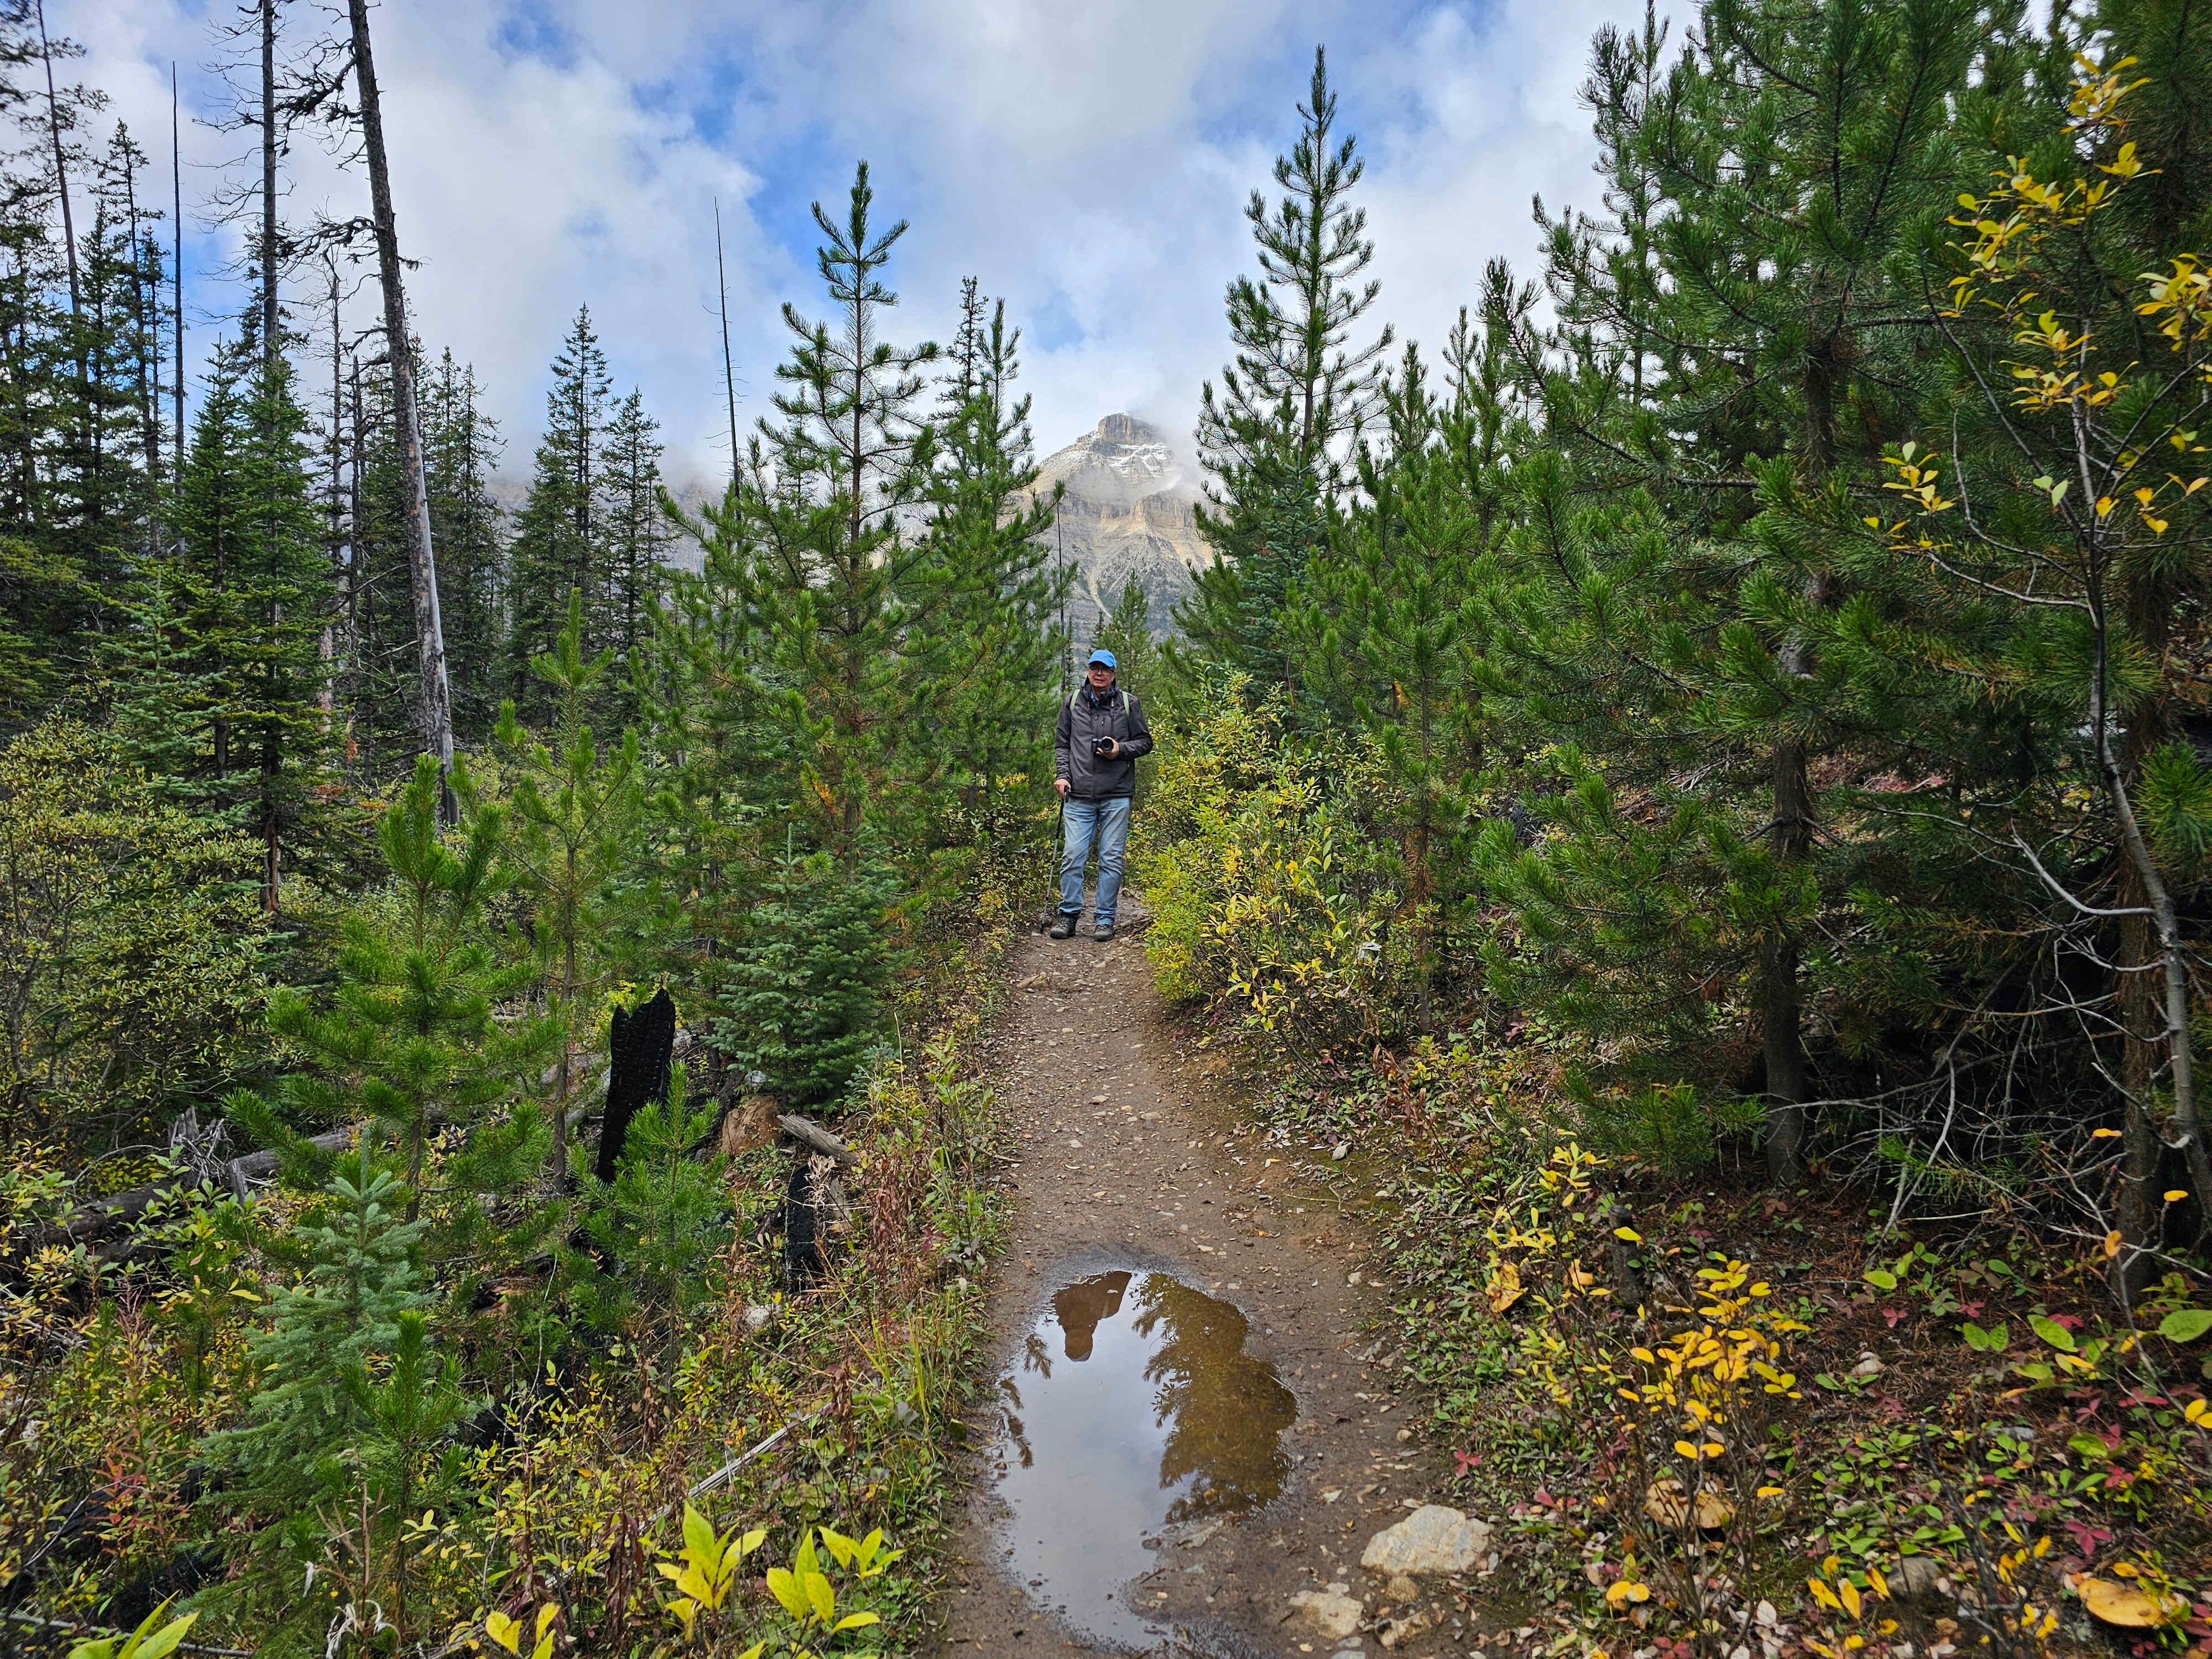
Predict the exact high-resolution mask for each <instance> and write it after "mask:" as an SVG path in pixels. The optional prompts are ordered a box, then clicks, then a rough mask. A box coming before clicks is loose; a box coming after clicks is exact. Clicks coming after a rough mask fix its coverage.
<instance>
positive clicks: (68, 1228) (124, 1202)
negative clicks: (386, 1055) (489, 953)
mask: <svg viewBox="0 0 2212 1659" xmlns="http://www.w3.org/2000/svg"><path fill="white" fill-rule="evenodd" d="M597 1112H598V1107H596V1106H589V1107H586V1106H579V1107H576V1108H574V1109H572V1110H571V1111H570V1112H569V1114H568V1128H569V1129H570V1130H571V1132H573V1131H574V1130H575V1129H576V1128H578V1127H580V1126H581V1125H582V1124H583V1123H584V1122H585V1121H586V1120H587V1119H588V1118H590V1117H592V1116H593V1115H596V1113H597ZM361 1127H362V1126H361V1125H360V1124H358V1123H349V1124H348V1125H346V1126H345V1127H343V1128H342V1129H326V1130H325V1131H324V1132H323V1133H321V1134H319V1135H313V1136H311V1137H309V1139H308V1141H307V1145H309V1146H313V1147H314V1148H315V1149H316V1150H317V1151H318V1152H337V1151H340V1150H342V1149H343V1148H344V1147H346V1146H350V1145H351V1144H352V1142H353V1139H354V1137H355V1136H356V1134H358V1133H360V1132H361ZM825 1133H826V1132H825ZM834 1138H835V1137H832V1139H834ZM282 1156H283V1155H282V1154H281V1153H280V1152H277V1151H276V1148H274V1147H267V1148H264V1150H262V1151H260V1152H246V1153H245V1154H243V1155H241V1156H240V1157H238V1158H232V1159H231V1160H230V1161H229V1162H228V1163H227V1164H224V1165H223V1182H224V1184H225V1185H226V1186H228V1188H230V1193H231V1196H232V1197H234V1198H235V1199H237V1200H238V1201H239V1202H240V1203H241V1204H242V1203H244V1202H245V1201H246V1198H247V1196H248V1194H250V1192H251V1190H252V1183H253V1182H260V1181H266V1180H267V1179H268V1178H269V1177H270V1176H271V1175H273V1174H274V1173H275V1172H276V1165H277V1163H278V1161H279V1159H280V1158H282ZM194 1179H195V1177H194V1176H193V1175H192V1174H191V1172H190V1171H186V1170H180V1171H179V1172H178V1173H177V1174H175V1175H172V1176H162V1177H161V1180H159V1181H151V1182H147V1183H146V1185H144V1186H143V1187H133V1188H131V1189H130V1190H129V1191H128V1192H122V1193H118V1194H115V1196H114V1197H112V1198H108V1199H103V1200H100V1202H99V1203H97V1204H87V1205H83V1206H81V1207H79V1208H77V1209H75V1210H72V1211H70V1212H69V1214H67V1215H65V1216H63V1217H62V1218H60V1219H58V1220H56V1221H50V1222H48V1223H47V1224H46V1225H45V1226H43V1227H41V1228H40V1229H39V1230H38V1231H36V1232H34V1233H33V1234H31V1235H30V1236H29V1237H28V1238H27V1240H26V1241H25V1248H24V1249H23V1251H22V1254H24V1255H33V1254H35V1253H36V1252H38V1251H40V1250H43V1249H46V1248H47V1247H48V1246H50V1245H55V1244H62V1245H68V1244H89V1243H94V1242H95V1241H96V1240H99V1239H102V1238H105V1237H107V1235H108V1234H110V1233H112V1232H114V1231H116V1230H117V1229H118V1228H122V1227H127V1226H129V1225H131V1223H133V1222H135V1221H137V1220H140V1219H142V1218H143V1217H144V1216H145V1214H146V1212H147V1211H149V1210H150V1209H152V1208H153V1207H154V1206H155V1204H156V1203H158V1202H159V1201H160V1200H162V1199H163V1198H166V1197H167V1196H168V1195H169V1194H172V1193H174V1192H176V1191H178V1190H179V1189H180V1188H189V1187H190V1186H191V1185H192V1184H193V1182H194Z"/></svg>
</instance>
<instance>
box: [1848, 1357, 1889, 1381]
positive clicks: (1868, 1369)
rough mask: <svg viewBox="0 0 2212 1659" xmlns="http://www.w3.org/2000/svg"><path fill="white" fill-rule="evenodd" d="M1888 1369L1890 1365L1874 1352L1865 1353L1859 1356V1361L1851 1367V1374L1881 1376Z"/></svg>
mask: <svg viewBox="0 0 2212 1659" xmlns="http://www.w3.org/2000/svg"><path fill="white" fill-rule="evenodd" d="M1888 1369H1889V1367H1888V1366H1887V1365H1885V1364H1882V1363H1881V1360H1879V1359H1877V1358H1875V1356H1874V1355H1873V1354H1871V1353H1863V1354H1861V1355H1860V1356H1859V1363H1858V1364H1856V1365H1854V1366H1852V1367H1851V1375H1852V1376H1881V1374H1882V1373H1883V1372H1884V1371H1886V1370H1888Z"/></svg>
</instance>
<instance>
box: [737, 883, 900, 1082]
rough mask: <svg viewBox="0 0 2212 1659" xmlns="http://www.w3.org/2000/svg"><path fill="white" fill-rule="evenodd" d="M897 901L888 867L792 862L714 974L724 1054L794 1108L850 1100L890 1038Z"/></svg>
mask: <svg viewBox="0 0 2212 1659" xmlns="http://www.w3.org/2000/svg"><path fill="white" fill-rule="evenodd" d="M895 891H896V878H895V875H894V872H892V871H891V870H890V869H889V868H888V867H887V866H885V865H884V864H883V863H882V862H881V861H879V860H866V861H864V862H863V863H861V864H860V866H859V868H858V869H857V870H854V869H852V868H851V867H849V866H848V865H847V864H846V863H845V862H843V861H842V860H838V859H836V858H833V857H832V856H831V855H830V854H829V853H827V852H820V853H814V854H795V853H787V854H786V855H785V856H784V857H783V859H782V860H780V861H779V862H777V863H776V864H775V865H774V866H771V867H770V868H769V870H768V871H767V872H764V873H763V875H762V876H761V877H760V878H758V886H757V890H756V895H757V896H756V897H755V899H754V902H753V904H752V908H751V915H750V922H749V925H748V926H747V927H746V930H745V933H744V937H743V938H742V939H740V940H739V941H738V943H737V944H736V945H733V946H732V947H731V948H730V950H729V951H727V953H726V956H724V957H720V958H718V959H717V960H716V961H715V962H714V964H713V972H714V975H715V977H714V981H713V989H714V993H715V1003H716V1006H717V1008H718V1010H719V1011H720V1012H719V1016H718V1018H716V1020H715V1022H714V1027H713V1030H714V1046H715V1047H716V1048H719V1049H720V1050H721V1051H722V1053H723V1054H726V1055H728V1056H729V1058H730V1060H731V1061H732V1064H734V1065H736V1066H740V1067H742V1068H743V1069H744V1070H745V1071H747V1072H753V1071H757V1072H760V1073H763V1075H764V1076H765V1077H766V1078H767V1079H768V1086H769V1090H770V1091H772V1092H774V1093H776V1094H779V1095H781V1096H783V1097H786V1098H787V1099H791V1100H794V1101H798V1102H801V1103H809V1104H811V1103H823V1102H832V1101H836V1100H838V1099H840V1098H842V1097H843V1095H844V1094H845V1091H846V1090H847V1088H848V1085H850V1084H851V1083H852V1081H853V1079H854V1074H855V1073H858V1071H859V1070H860V1065H861V1062H862V1061H863V1060H865V1059H866V1056H867V1054H868V1052H869V1050H870V1049H872V1048H874V1047H875V1045H876V1044H877V1043H878V1042H880V1041H881V1040H882V1039H881V1036H880V1032H879V1029H878V1024H877V1014H878V1009H879V1008H880V1006H881V1004H882V1000H883V996H884V987H885V984H886V982H887V981H888V980H889V978H890V968H891V961H890V950H889V949H888V947H887V943H886V941H885V939H884V920H883V918H884V906H885V904H886V903H887V902H889V900H890V897H891V896H892V895H893V893H894V892H895Z"/></svg>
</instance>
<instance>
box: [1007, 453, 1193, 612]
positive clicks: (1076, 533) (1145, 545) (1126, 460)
mask: <svg viewBox="0 0 2212 1659" xmlns="http://www.w3.org/2000/svg"><path fill="white" fill-rule="evenodd" d="M1055 483H1060V484H1064V485H1066V495H1063V496H1062V497H1061V500H1060V513H1059V519H1058V522H1057V524H1056V525H1055V526H1054V529H1053V530H1051V531H1048V532H1046V533H1047V535H1048V537H1050V538H1053V540H1054V546H1055V550H1056V551H1064V553H1065V556H1066V559H1067V562H1069V563H1070V564H1071V565H1073V566H1074V568H1075V571H1076V577H1075V583H1074V586H1073V589H1072V590H1071V592H1070V594H1069V599H1068V609H1069V617H1068V621H1069V623H1070V626H1071V627H1072V629H1073V632H1074V635H1075V641H1076V643H1077V644H1079V645H1087V644H1088V643H1089V642H1090V641H1091V638H1092V636H1093V635H1094V634H1095V633H1096V631H1097V626H1098V622H1099V618H1100V617H1102V616H1103V614H1105V613H1106V612H1108V611H1110V610H1111V609H1112V607H1113V605H1114V603H1115V601H1116V600H1118V599H1120V598H1121V588H1122V585H1123V584H1124V583H1125V582H1126V581H1127V580H1128V578H1129V575H1130V574H1131V573H1132V572H1134V573H1135V574H1136V576H1137V578H1138V580H1140V581H1142V582H1143V583H1144V585H1145V589H1146V593H1147V595H1148V596H1149V597H1150V599H1151V600H1152V631H1153V632H1154V633H1155V634H1165V633H1167V632H1168V631H1169V630H1170V628H1171V627H1172V625H1173V624H1172V623H1171V622H1170V611H1172V609H1173V608H1174V606H1175V605H1176V604H1178V603H1179V602H1180V601H1182V599H1185V598H1186V597H1188V594H1189V592H1190V591H1191V585H1192V578H1193V576H1194V573H1196V572H1198V571H1200V570H1202V569H1204V568H1206V565H1208V564H1209V563H1211V562H1212V557H1213V555H1212V550H1211V549H1210V548H1208V547H1207V546H1206V542H1205V540H1204V538H1201V537H1200V535H1199V533H1198V520H1197V518H1196V516H1195V509H1196V508H1197V507H1198V506H1199V504H1200V502H1201V501H1203V500H1204V499H1205V497H1204V496H1203V495H1201V493H1200V489H1199V483H1198V470H1197V468H1196V467H1194V466H1192V465H1188V463H1186V462H1185V461H1184V460H1183V459H1182V457H1181V456H1180V455H1178V454H1177V453H1176V451H1175V449H1174V448H1173V447H1172V446H1170V444H1169V442H1168V441H1167V439H1166V438H1165V436H1164V435H1162V434H1161V433H1160V432H1159V431H1158V430H1157V429H1156V428H1152V427H1151V426H1148V425H1146V423H1145V422H1142V421H1140V420H1138V419H1137V418H1136V417H1135V416H1132V415H1109V416H1106V418H1105V419H1104V420H1103V421H1101V422H1098V424H1097V427H1096V428H1094V429H1093V430H1091V431H1090V432H1087V433H1085V434H1084V435H1083V436H1082V437H1080V438H1079V439H1077V440H1076V441H1074V442H1073V443H1072V444H1070V445H1068V447H1066V448H1065V449H1063V450H1060V451H1059V452H1058V453H1055V454H1053V455H1050V456H1048V457H1047V458H1046V459H1045V460H1044V461H1043V463H1042V465H1041V466H1040V467H1039V469H1038V476H1037V483H1036V494H1037V495H1038V497H1039V498H1040V499H1048V498H1049V497H1050V495H1051V493H1052V487H1053V485H1054V484H1055Z"/></svg>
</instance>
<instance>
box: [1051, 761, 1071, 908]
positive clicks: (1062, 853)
mask: <svg viewBox="0 0 2212 1659" xmlns="http://www.w3.org/2000/svg"><path fill="white" fill-rule="evenodd" d="M1053 793H1054V794H1055V795H1059V794H1060V791H1059V790H1057V789H1054V791H1053ZM1066 856H1067V797H1066V796H1065V795H1060V811H1058V812H1056V813H1054V816H1053V834H1052V882H1053V892H1052V908H1053V909H1054V911H1055V912H1057V911H1058V910H1059V908H1060V861H1061V860H1063V859H1065V858H1066Z"/></svg>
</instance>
